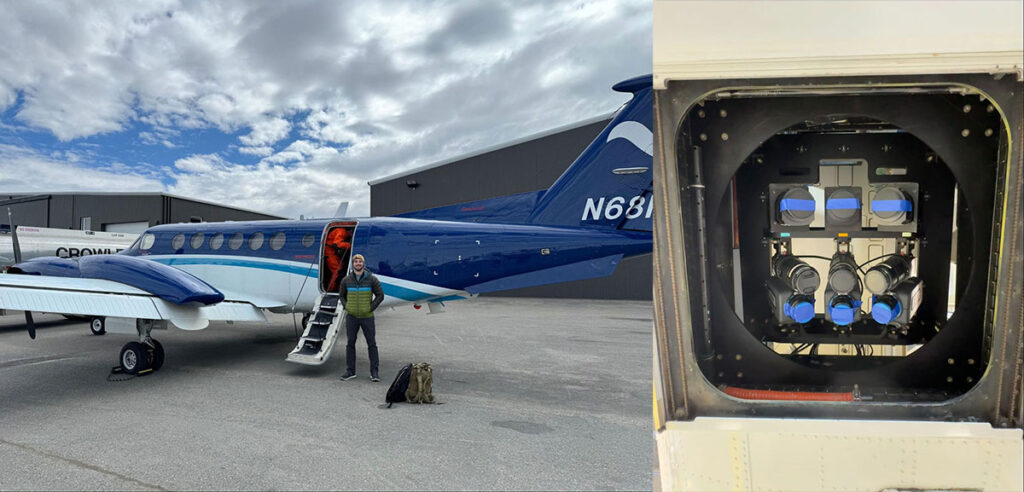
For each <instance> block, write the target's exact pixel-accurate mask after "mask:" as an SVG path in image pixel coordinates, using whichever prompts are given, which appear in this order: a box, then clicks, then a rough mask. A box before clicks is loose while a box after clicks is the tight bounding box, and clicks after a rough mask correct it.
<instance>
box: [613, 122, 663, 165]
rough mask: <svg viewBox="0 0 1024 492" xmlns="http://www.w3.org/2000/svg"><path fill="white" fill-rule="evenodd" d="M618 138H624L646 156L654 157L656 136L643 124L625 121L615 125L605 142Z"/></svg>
mask: <svg viewBox="0 0 1024 492" xmlns="http://www.w3.org/2000/svg"><path fill="white" fill-rule="evenodd" d="M616 138H624V139H626V141H628V142H629V143H631V144H633V145H635V146H636V148H638V149H640V150H642V151H643V152H644V153H645V154H647V155H649V156H651V157H654V134H653V133H651V131H650V130H648V129H647V127H646V126H644V125H643V123H640V122H637V121H623V122H622V123H619V124H618V125H615V128H612V131H610V132H608V139H607V140H605V142H611V141H612V140H615V139H616Z"/></svg>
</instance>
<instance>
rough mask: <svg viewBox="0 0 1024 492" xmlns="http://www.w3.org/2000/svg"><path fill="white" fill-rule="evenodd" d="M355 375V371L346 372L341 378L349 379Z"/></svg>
mask: <svg viewBox="0 0 1024 492" xmlns="http://www.w3.org/2000/svg"><path fill="white" fill-rule="evenodd" d="M354 377H356V373H354V372H346V373H345V375H344V376H342V377H341V380H342V381H348V380H349V379H352V378H354Z"/></svg>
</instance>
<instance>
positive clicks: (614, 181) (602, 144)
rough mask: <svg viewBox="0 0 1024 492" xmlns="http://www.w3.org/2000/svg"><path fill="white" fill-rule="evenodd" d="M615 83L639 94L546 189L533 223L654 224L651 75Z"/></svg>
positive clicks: (645, 228)
mask: <svg viewBox="0 0 1024 492" xmlns="http://www.w3.org/2000/svg"><path fill="white" fill-rule="evenodd" d="M614 89H615V90H616V91H619V92H630V93H632V94H633V99H631V100H630V101H629V102H628V103H626V105H625V106H623V108H622V109H621V110H619V111H618V112H617V113H616V114H615V117H614V118H612V121H611V123H609V124H608V126H607V127H605V129H604V130H602V131H601V134H600V135H598V137H597V138H596V139H595V140H594V141H593V142H592V143H591V144H590V145H589V146H588V147H587V148H586V150H584V151H583V153H582V154H580V156H579V157H577V158H576V161H575V162H573V164H572V165H571V166H569V168H568V169H567V170H566V171H565V173H563V174H562V176H561V177H559V178H558V180H557V181H555V183H554V184H553V185H551V187H550V188H549V189H548V191H547V192H546V193H544V195H543V196H542V197H541V199H540V201H539V202H538V203H537V207H536V208H535V209H534V211H533V213H532V214H531V216H530V220H529V222H530V223H533V224H538V225H562V226H586V227H602V228H612V229H630V230H639V231H650V230H651V214H652V212H653V202H652V200H651V187H652V174H651V162H652V157H653V153H654V150H653V149H654V136H653V134H652V132H651V125H652V123H651V112H652V110H653V104H652V103H653V95H652V91H651V76H650V75H645V76H642V77H636V78H633V79H629V80H626V81H623V82H620V83H618V84H616V85H615V86H614Z"/></svg>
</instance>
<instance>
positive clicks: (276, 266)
mask: <svg viewBox="0 0 1024 492" xmlns="http://www.w3.org/2000/svg"><path fill="white" fill-rule="evenodd" d="M152 260H153V261H156V262H160V263H163V264H164V265H171V266H173V265H223V266H236V267H245V268H259V269H261V270H274V271H278V272H285V273H294V274H295V275H302V276H306V275H307V274H308V276H310V277H313V278H317V277H318V276H319V275H318V272H317V269H316V268H309V267H308V266H305V267H303V266H298V265H288V264H284V263H273V262H268V261H253V260H242V259H238V258H189V257H182V258H153V259H152Z"/></svg>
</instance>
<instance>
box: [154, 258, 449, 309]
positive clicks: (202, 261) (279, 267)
mask: <svg viewBox="0 0 1024 492" xmlns="http://www.w3.org/2000/svg"><path fill="white" fill-rule="evenodd" d="M151 260H152V261H156V262H159V263H163V264H165V265H171V266H174V265H218V266H220V265H223V266H234V267H243V268H258V269H261V270H273V271H277V272H285V273H292V274H295V275H303V276H306V275H308V276H309V277H312V278H318V277H319V275H318V272H317V269H316V268H312V269H310V268H309V267H301V266H297V265H287V264H282V263H272V262H268V261H253V260H241V259H237V258H189V257H182V258H151ZM364 288H366V289H368V288H369V287H364ZM381 288H383V289H384V295H386V296H389V297H395V298H398V299H401V300H403V301H420V300H424V299H429V298H430V297H432V296H431V295H430V294H427V293H426V292H423V291H419V290H416V289H410V288H407V287H399V286H397V285H391V284H388V283H384V282H381ZM451 297H454V296H449V297H448V298H445V300H448V299H449V298H451ZM458 298H459V299H462V297H458Z"/></svg>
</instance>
